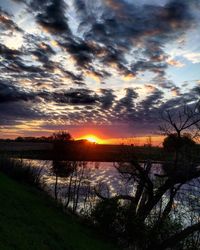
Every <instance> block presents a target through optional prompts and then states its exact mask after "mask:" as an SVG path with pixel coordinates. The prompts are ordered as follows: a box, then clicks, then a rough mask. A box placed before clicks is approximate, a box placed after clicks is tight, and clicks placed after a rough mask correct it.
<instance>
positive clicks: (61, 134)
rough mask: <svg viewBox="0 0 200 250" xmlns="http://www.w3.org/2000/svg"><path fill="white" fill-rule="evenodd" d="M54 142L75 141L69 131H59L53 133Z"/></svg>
mask: <svg viewBox="0 0 200 250" xmlns="http://www.w3.org/2000/svg"><path fill="white" fill-rule="evenodd" d="M52 140H53V141H55V142H67V141H71V140H73V137H72V136H71V134H70V133H69V132H67V131H58V132H55V133H53V135H52Z"/></svg>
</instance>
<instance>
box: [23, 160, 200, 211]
mask: <svg viewBox="0 0 200 250" xmlns="http://www.w3.org/2000/svg"><path fill="white" fill-rule="evenodd" d="M24 161H25V162H26V163H30V164H31V165H32V166H33V167H34V168H39V169H41V183H42V184H43V187H44V189H45V190H46V191H47V192H48V193H49V194H50V195H52V196H55V181H56V177H55V173H54V172H53V171H52V169H53V167H54V165H55V163H54V162H52V161H40V160H24ZM63 163H64V162H63ZM77 164H78V165H77V167H76V171H69V172H68V174H67V176H65V177H59V175H58V190H57V192H58V199H59V200H60V201H61V202H62V203H63V204H65V203H66V201H67V199H68V197H67V196H69V193H68V191H69V185H71V190H70V192H72V193H73V197H75V198H76V202H77V204H78V205H77V211H80V210H81V209H82V210H83V207H84V209H85V210H91V208H92V207H93V206H94V204H95V203H96V200H97V196H96V194H95V192H94V189H95V187H97V188H98V190H100V191H101V194H103V195H104V196H107V197H108V196H114V195H116V194H129V195H130V194H132V193H134V189H135V188H134V183H133V182H132V181H130V180H128V179H127V178H124V176H121V174H120V173H119V171H118V170H117V168H116V167H115V166H116V163H112V162H80V163H77ZM63 165H64V167H65V163H64V164H63ZM67 167H68V165H67V162H66V168H67ZM158 173H159V174H160V173H161V166H160V164H154V165H153V167H152V171H151V177H152V178H154V174H158ZM183 201H184V202H183ZM73 202H74V199H72V198H71V200H70V206H71V207H72V206H73V204H72V203H73ZM191 202H193V203H194V202H195V204H200V179H196V180H193V181H191V182H189V183H187V184H185V185H183V186H182V188H181V191H180V192H179V194H178V196H177V198H176V201H175V204H176V206H178V205H181V206H182V207H183V206H184V208H185V207H187V206H188V204H189V203H191ZM195 210H196V211H198V213H199V211H200V206H198V207H196V208H195Z"/></svg>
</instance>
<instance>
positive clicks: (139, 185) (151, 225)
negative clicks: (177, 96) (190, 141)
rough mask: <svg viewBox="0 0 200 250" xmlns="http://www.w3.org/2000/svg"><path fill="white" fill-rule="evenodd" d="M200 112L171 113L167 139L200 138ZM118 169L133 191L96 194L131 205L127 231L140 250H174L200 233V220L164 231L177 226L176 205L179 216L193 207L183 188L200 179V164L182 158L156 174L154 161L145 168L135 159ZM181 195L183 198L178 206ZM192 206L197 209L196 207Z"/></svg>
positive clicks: (181, 109)
mask: <svg viewBox="0 0 200 250" xmlns="http://www.w3.org/2000/svg"><path fill="white" fill-rule="evenodd" d="M199 111H200V109H199V102H198V103H197V104H193V105H190V106H188V105H184V107H179V108H178V110H176V111H172V110H170V111H169V110H167V111H166V112H165V114H164V116H163V119H164V122H165V124H164V125H163V126H162V127H161V129H162V131H163V132H164V133H165V134H166V135H171V134H175V135H176V137H177V138H178V139H180V140H181V139H182V136H184V134H185V132H187V133H190V135H191V138H197V136H198V133H199V128H200V127H199V126H200V112H199ZM177 150H179V149H178V148H177ZM179 153H180V154H181V152H179ZM117 169H118V171H119V172H120V173H121V174H122V175H123V176H124V178H126V179H127V181H129V182H130V181H131V182H132V183H133V189H132V190H130V192H129V193H127V194H119V195H116V196H113V197H111V198H110V197H105V196H104V195H102V193H101V191H100V190H96V193H97V195H98V197H99V198H101V199H102V200H116V201H119V202H122V204H126V205H127V204H128V213H127V219H126V221H128V223H126V225H125V229H124V230H125V232H126V234H127V235H128V236H129V239H131V238H132V239H133V242H134V244H135V247H136V248H137V249H148V250H150V249H154V250H161V249H162V250H164V249H169V248H170V249H171V248H173V249H174V247H175V246H176V245H177V244H179V243H181V242H182V241H183V240H185V239H186V238H188V237H189V236H191V235H193V234H194V233H195V232H198V231H199V230H200V222H199V220H196V221H195V222H193V223H192V224H191V225H189V224H187V223H185V224H184V223H182V221H180V227H177V228H176V227H174V228H173V229H172V228H169V231H168V232H166V229H165V230H164V229H163V228H165V225H167V223H168V225H169V220H170V221H171V223H172V224H173V219H174V217H173V216H172V213H173V212H174V209H173V208H174V207H175V205H176V206H177V207H178V209H177V208H176V209H177V210H176V211H177V214H178V213H179V212H180V210H181V209H182V208H181V207H187V206H189V203H188V202H186V200H185V197H186V196H187V192H184V190H183V187H184V186H185V185H187V184H188V183H190V182H191V181H192V180H198V178H199V177H200V168H199V163H198V162H193V161H192V160H190V161H185V158H181V157H175V158H174V159H173V160H168V159H166V161H165V162H163V163H162V164H161V166H160V172H158V171H157V170H156V171H155V170H154V165H153V164H152V162H151V161H150V160H146V162H145V163H144V164H141V163H139V162H138V161H137V160H134V159H133V160H132V161H130V162H129V163H120V164H118V165H117ZM169 170H170V171H169ZM196 187H197V188H198V189H199V188H200V186H196ZM181 192H182V193H183V195H182V196H181V199H179V202H177V203H176V201H177V200H176V199H177V196H178V195H180V193H181ZM190 205H192V206H191V207H193V204H190ZM188 213H189V212H188ZM188 216H189V214H188ZM183 224H184V225H183ZM162 230H164V231H162ZM144 232H146V234H145V233H144ZM147 232H148V236H149V237H147ZM140 234H141V236H140ZM145 237H146V238H145Z"/></svg>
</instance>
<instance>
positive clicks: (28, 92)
mask: <svg viewBox="0 0 200 250" xmlns="http://www.w3.org/2000/svg"><path fill="white" fill-rule="evenodd" d="M199 21H200V6H199V1H198V0H190V1H188V0H154V1H151V3H150V1H147V0H142V1H139V0H137V1H129V0H96V1H91V0H69V1H66V0H44V1H39V0H15V1H14V0H8V1H1V0H0V31H1V37H0V70H1V76H0V124H1V125H2V126H6V124H7V125H9V126H11V125H12V124H13V126H18V125H19V124H20V121H21V123H24V122H25V121H30V120H34V121H40V122H41V124H42V125H41V126H43V128H45V124H46V123H47V122H52V123H53V126H54V128H59V127H63V126H65V125H66V124H68V125H69V124H70V126H71V127H73V126H76V125H77V124H79V125H80V124H81V126H86V125H88V124H93V126H97V127H98V125H101V126H102V127H101V128H102V129H103V126H112V125H113V124H114V125H115V126H116V127H117V126H119V131H122V130H123V129H122V128H124V126H128V127H129V129H128V131H129V132H131V131H132V132H133V133H137V134H139V133H141V134H145V133H149V132H150V131H151V132H152V131H154V130H156V128H157V126H158V124H159V119H160V118H159V117H160V114H161V113H162V112H163V110H165V109H167V108H172V107H173V106H174V105H175V104H176V103H177V102H178V103H183V102H193V101H195V100H197V99H198V98H199V94H200V91H199V83H198V81H199V79H200V75H199V63H200V60H199V55H200V49H199V45H198V43H199V39H200V36H199V33H200V22H199ZM186 82H187V84H186ZM38 126H39V125H38ZM49 126H50V125H49V123H48V126H47V127H49ZM30 130H31V128H30ZM24 133H25V132H24ZM122 137H123V135H122Z"/></svg>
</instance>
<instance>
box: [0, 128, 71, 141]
mask: <svg viewBox="0 0 200 250" xmlns="http://www.w3.org/2000/svg"><path fill="white" fill-rule="evenodd" d="M0 141H5V142H9V141H14V142H56V141H57V142H59V141H61V142H67V141H74V139H73V137H72V136H71V134H70V133H69V132H67V131H58V132H55V133H53V134H52V135H50V136H40V137H33V136H25V137H24V136H23V137H22V136H19V137H17V138H15V139H0Z"/></svg>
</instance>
